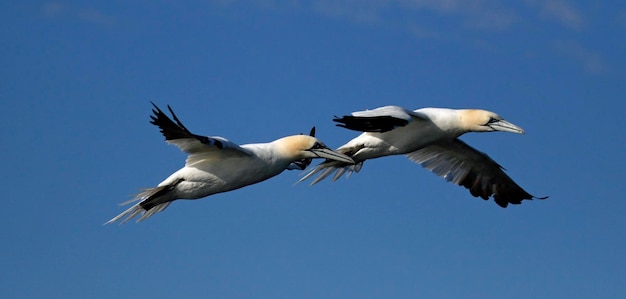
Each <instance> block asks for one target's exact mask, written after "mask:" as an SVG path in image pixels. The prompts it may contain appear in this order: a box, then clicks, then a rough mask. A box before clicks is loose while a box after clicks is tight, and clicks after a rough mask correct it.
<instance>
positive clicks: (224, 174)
mask: <svg viewBox="0 0 626 299" xmlns="http://www.w3.org/2000/svg"><path fill="white" fill-rule="evenodd" d="M152 105H153V106H154V108H155V109H153V110H152V111H153V112H154V115H151V116H150V118H151V119H152V121H151V122H150V123H152V124H154V125H156V126H158V127H159V128H160V129H161V133H162V134H163V136H165V140H166V142H167V143H170V144H174V145H176V146H178V147H179V148H180V149H181V150H182V151H184V152H186V153H187V154H189V156H188V157H187V160H186V162H185V166H184V167H183V168H181V169H180V170H178V171H176V172H174V173H173V174H172V175H170V176H169V177H168V178H166V179H165V180H164V181H163V182H161V183H160V184H159V185H158V186H157V187H154V188H150V189H145V190H143V191H142V192H140V193H139V194H137V195H136V196H135V198H134V199H132V200H130V201H128V202H125V203H122V204H128V203H131V202H135V201H139V203H137V204H135V205H133V206H132V207H130V208H129V209H127V210H126V211H124V212H122V213H121V214H119V215H117V216H115V217H113V218H112V219H111V220H109V221H108V222H106V223H105V224H109V223H112V222H115V221H118V220H120V219H122V218H124V217H126V218H125V219H124V220H123V221H122V223H125V222H126V221H128V220H130V219H133V218H134V217H136V216H138V215H140V214H141V217H139V219H138V220H137V222H139V221H141V220H144V219H146V218H148V217H150V216H152V215H154V214H155V213H158V212H161V211H163V210H164V209H165V208H167V206H168V205H169V204H170V203H171V202H172V201H174V200H177V199H198V198H202V197H206V196H209V195H212V194H215V193H221V192H226V191H231V190H235V189H238V188H241V187H245V186H248V185H251V184H254V183H258V182H261V181H264V180H266V179H269V178H271V177H273V176H275V175H278V174H279V173H281V172H283V170H285V169H300V170H304V169H305V168H306V167H307V166H308V165H309V164H310V163H311V160H312V159H314V158H326V159H328V160H333V161H340V162H341V163H347V164H350V163H353V161H352V159H350V157H348V156H346V155H343V154H339V153H337V152H335V151H333V150H331V149H329V148H328V147H327V146H326V145H324V143H322V142H321V141H320V140H318V139H317V138H315V137H314V135H315V127H313V129H312V130H311V133H310V136H307V135H293V136H288V137H284V138H280V139H278V140H275V141H273V142H269V143H255V144H244V145H241V146H240V145H237V144H235V143H233V142H231V141H229V140H227V139H225V138H222V137H217V136H210V137H207V136H200V135H196V134H193V133H191V132H190V131H189V130H188V129H187V128H186V127H185V126H184V125H183V124H182V123H181V122H180V120H179V119H178V117H176V114H174V111H172V108H170V106H168V109H169V111H170V113H171V114H172V117H173V118H174V121H175V122H174V121H172V120H171V119H170V118H169V117H168V116H167V115H166V114H165V113H163V111H161V109H159V107H157V106H156V105H154V103H152Z"/></svg>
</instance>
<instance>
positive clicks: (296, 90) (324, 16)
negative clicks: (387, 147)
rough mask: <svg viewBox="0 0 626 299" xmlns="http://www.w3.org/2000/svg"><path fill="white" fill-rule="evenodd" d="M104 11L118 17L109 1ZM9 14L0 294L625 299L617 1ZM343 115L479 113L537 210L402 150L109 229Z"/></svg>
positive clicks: (3, 83) (268, 4)
mask: <svg viewBox="0 0 626 299" xmlns="http://www.w3.org/2000/svg"><path fill="white" fill-rule="evenodd" d="M105 2H106V3H105ZM105 2H102V3H92V4H85V3H84V2H83V1H63V0H62V1H29V2H24V1H4V2H3V3H2V4H0V16H1V17H2V20H3V22H2V23H3V26H1V27H0V41H1V46H0V63H1V67H0V76H1V78H2V79H1V80H0V101H1V104H2V105H1V107H2V108H1V112H2V117H1V118H0V126H1V128H2V130H0V136H1V140H2V146H1V149H0V150H1V151H2V155H0V165H2V169H3V173H4V175H3V176H2V179H1V180H0V181H1V185H0V186H1V187H2V191H3V196H2V209H1V210H0V226H1V227H2V230H3V232H2V238H1V239H2V241H1V242H0V249H1V252H2V254H0V297H2V298H626V254H625V252H626V233H625V232H626V217H625V216H624V215H626V201H625V200H626V199H625V198H624V196H625V195H626V192H624V191H625V188H624V179H625V177H624V169H625V168H626V162H625V161H626V157H625V154H624V153H625V152H626V146H625V138H624V137H625V135H624V133H623V130H624V127H626V121H625V114H624V112H625V111H626V104H625V103H626V101H625V98H624V95H625V94H626V84H625V81H626V80H625V79H626V76H625V73H624V69H626V55H624V53H626V42H625V41H626V4H624V2H623V1H596V2H594V1H578V0H576V1H575V0H546V1H538V0H523V1H517V2H515V4H511V3H512V2H510V1H501V0H484V1H481V0H477V1H460V0H449V1H440V0H416V1H409V0H390V1H347V0H336V1H325V0H320V1H280V0H276V1H236V0H233V1H228V0H222V1H195V2H186V3H182V2H177V1H139V2H137V1H130V2H129V1H105ZM149 101H154V102H155V103H157V104H159V105H162V106H165V105H167V104H171V105H172V106H173V107H174V109H175V111H176V112H177V113H178V115H179V117H180V118H181V119H182V120H183V122H185V124H186V125H187V127H188V128H190V129H191V130H192V131H193V132H195V133H198V134H204V135H218V136H223V137H226V138H228V139H230V140H231V141H233V142H237V143H241V144H243V143H253V142H265V141H270V140H274V139H277V138H279V137H283V136H286V135H292V134H297V133H301V132H305V133H306V132H308V131H309V129H310V127H311V126H313V125H315V126H317V132H318V137H319V138H320V139H322V140H323V141H324V142H325V143H327V144H328V145H329V146H331V147H338V146H339V145H341V144H343V143H344V142H345V141H347V140H349V139H350V138H352V137H354V136H356V134H355V133H354V132H351V131H347V130H344V129H341V128H337V127H335V126H334V125H333V123H332V117H333V116H334V115H343V114H348V113H350V112H352V111H357V110H363V109H367V108H375V107H378V106H383V105H389V104H395V105H400V106H404V107H407V108H412V109H416V108H421V107H451V108H484V109H488V110H492V111H495V112H497V113H499V114H500V115H502V116H503V117H504V118H505V119H507V120H509V121H511V122H512V123H515V124H517V125H519V126H521V127H522V128H524V129H525V130H526V134H525V135H516V134H509V133H490V134H468V135H466V136H464V137H463V138H462V139H463V140H465V141H466V142H467V143H469V144H470V145H472V146H474V147H475V148H477V149H479V150H481V151H484V152H487V153H488V154H489V155H490V156H491V157H492V158H493V159H495V160H496V161H498V162H499V163H500V164H502V165H503V166H504V167H505V168H506V169H507V171H508V174H509V175H510V176H511V177H512V178H513V179H515V180H516V181H517V182H518V183H519V184H520V185H521V186H522V187H524V188H525V189H526V190H527V191H529V192H530V193H532V194H535V195H537V196H543V195H549V196H550V198H549V199H548V200H545V201H532V202H525V203H524V204H522V205H520V206H512V207H509V208H507V209H501V208H499V207H498V206H497V205H496V204H495V203H494V202H493V201H483V200H481V199H477V198H474V197H472V196H470V195H469V193H468V192H467V191H466V190H465V189H463V188H461V187H458V186H455V185H452V184H450V183H447V182H445V181H444V180H443V179H441V178H439V177H437V176H435V175H433V174H432V173H430V172H428V171H426V170H424V169H423V168H422V167H420V166H419V165H416V164H413V163H412V162H410V161H409V160H408V159H406V158H404V157H401V156H397V157H389V158H385V159H378V160H372V161H368V162H366V163H365V165H364V167H363V170H362V171H361V172H360V173H358V174H355V175H353V176H352V177H350V178H349V179H341V180H339V181H337V182H334V183H331V182H326V181H325V182H323V183H320V184H318V185H316V186H314V187H309V186H308V185H307V184H297V185H294V182H296V181H297V180H298V179H299V178H300V176H299V175H300V174H301V173H299V172H296V171H289V172H284V173H283V174H281V175H280V176H277V177H275V178H273V179H271V180H268V181H265V182H263V183H260V184H257V185H253V186H250V187H247V188H244V189H240V190H236V191H233V192H230V193H225V194H220V195H215V196H212V197H209V198H205V199H202V200H197V201H180V202H175V203H174V204H173V205H171V206H170V207H169V208H168V209H167V210H166V211H164V212H162V213H160V214H158V215H156V216H153V217H152V218H150V219H148V220H147V221H144V222H141V223H138V224H137V223H134V222H133V223H127V224H126V225H123V226H118V225H108V226H103V225H102V224H103V223H104V222H105V221H107V220H108V219H110V218H111V217H113V216H115V215H117V214H118V213H119V212H121V211H122V210H123V207H120V206H118V204H119V203H120V202H123V201H126V200H128V199H130V198H131V197H132V194H134V193H136V192H137V190H138V189H139V188H142V187H152V186H154V185H156V184H158V183H159V182H160V181H161V180H162V179H164V178H165V177H167V176H168V175H169V174H170V173H171V172H173V171H175V170H177V169H178V168H179V167H181V166H182V165H183V163H184V159H185V155H184V153H182V152H180V151H179V150H178V149H177V148H176V147H174V146H170V145H167V144H166V143H165V142H163V137H162V136H161V135H160V134H159V132H158V129H157V128H155V127H154V126H152V125H150V124H149V123H148V121H149V117H148V116H149V114H150V109H151V106H150V103H149Z"/></svg>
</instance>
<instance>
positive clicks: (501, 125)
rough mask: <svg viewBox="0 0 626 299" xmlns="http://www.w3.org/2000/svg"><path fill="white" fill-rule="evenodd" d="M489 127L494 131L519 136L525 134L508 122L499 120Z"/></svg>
mask: <svg viewBox="0 0 626 299" xmlns="http://www.w3.org/2000/svg"><path fill="white" fill-rule="evenodd" d="M489 127H491V128H492V129H494V130H495V131H502V132H511V133H517V134H524V129H522V128H520V127H518V126H516V125H514V124H512V123H510V122H508V121H506V120H503V119H501V120H499V121H496V122H492V123H490V124H489Z"/></svg>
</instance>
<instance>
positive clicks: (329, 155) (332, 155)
mask: <svg viewBox="0 0 626 299" xmlns="http://www.w3.org/2000/svg"><path fill="white" fill-rule="evenodd" d="M308 151H309V152H311V153H313V155H315V156H317V157H319V158H325V159H329V160H335V161H340V162H345V163H350V164H354V160H352V158H350V157H348V156H346V155H344V154H341V153H338V152H336V151H333V150H331V149H329V148H312V149H309V150H308Z"/></svg>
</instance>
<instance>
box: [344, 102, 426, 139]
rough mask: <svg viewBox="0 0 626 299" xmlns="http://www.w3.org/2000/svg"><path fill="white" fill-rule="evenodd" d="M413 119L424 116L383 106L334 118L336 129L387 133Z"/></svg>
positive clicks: (402, 109) (396, 107)
mask: <svg viewBox="0 0 626 299" xmlns="http://www.w3.org/2000/svg"><path fill="white" fill-rule="evenodd" d="M413 117H419V118H423V117H424V116H422V115H420V114H419V113H416V112H414V111H410V110H407V109H404V108H402V107H398V106H384V107H380V108H376V109H373V110H365V111H358V112H353V113H352V114H351V115H345V116H343V117H335V118H334V119H333V121H334V122H337V123H338V124H337V126H338V127H343V128H346V129H350V130H355V131H360V132H379V133H382V132H387V131H391V130H393V129H395V128H397V127H403V126H406V125H407V124H408V123H409V122H410V121H411V120H412V119H413Z"/></svg>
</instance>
